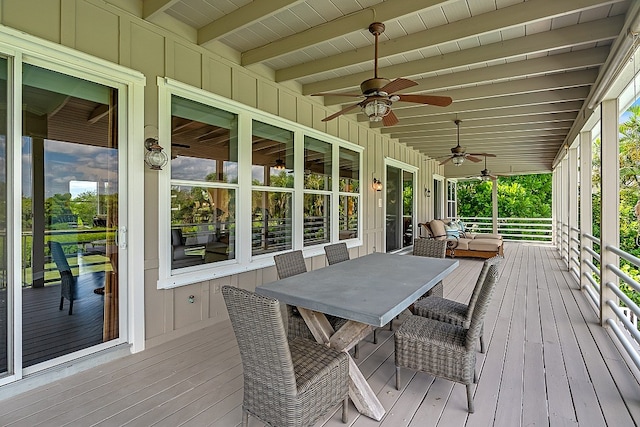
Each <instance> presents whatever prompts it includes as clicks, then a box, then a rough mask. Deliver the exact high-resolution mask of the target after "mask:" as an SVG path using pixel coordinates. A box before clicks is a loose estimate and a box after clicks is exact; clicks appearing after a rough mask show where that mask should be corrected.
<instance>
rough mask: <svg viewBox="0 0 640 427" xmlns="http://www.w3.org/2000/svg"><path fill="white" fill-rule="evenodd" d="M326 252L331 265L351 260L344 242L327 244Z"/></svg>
mask: <svg viewBox="0 0 640 427" xmlns="http://www.w3.org/2000/svg"><path fill="white" fill-rule="evenodd" d="M324 253H325V254H326V255H327V262H328V263H329V265H332V264H337V263H339V262H342V261H348V260H349V251H348V250H347V244H346V243H344V242H342V243H336V244H333V245H327V246H325V247H324Z"/></svg>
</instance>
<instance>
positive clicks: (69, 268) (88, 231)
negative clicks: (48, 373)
mask: <svg viewBox="0 0 640 427" xmlns="http://www.w3.org/2000/svg"><path fill="white" fill-rule="evenodd" d="M22 81H23V84H22V121H23V127H22V237H21V246H22V253H21V258H22V271H21V283H19V284H16V286H15V287H14V289H18V288H19V289H20V291H21V293H22V313H21V316H22V361H21V363H22V367H23V368H24V367H29V366H32V365H36V364H39V363H42V362H47V361H50V360H52V359H55V358H57V357H60V356H64V355H67V354H70V353H73V352H77V351H80V350H84V349H87V348H90V347H92V346H95V345H98V344H101V343H103V342H106V341H110V340H113V339H116V338H118V336H119V293H120V292H119V286H118V276H119V273H120V271H119V269H118V235H117V231H118V222H119V221H118V201H119V194H120V189H119V186H120V182H119V179H118V176H119V162H118V126H117V124H118V120H117V116H118V109H117V105H118V102H117V101H118V100H117V94H118V93H117V90H115V89H113V88H110V87H107V86H104V85H101V84H98V83H93V82H90V81H87V80H83V79H79V78H76V77H71V76H68V75H65V74H61V73H57V72H54V71H51V70H46V69H43V68H40V67H36V66H33V65H28V64H25V65H23V69H22Z"/></svg>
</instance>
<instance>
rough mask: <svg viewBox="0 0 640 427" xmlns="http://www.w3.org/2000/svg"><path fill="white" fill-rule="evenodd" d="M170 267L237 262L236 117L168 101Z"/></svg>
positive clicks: (178, 100)
mask: <svg viewBox="0 0 640 427" xmlns="http://www.w3.org/2000/svg"><path fill="white" fill-rule="evenodd" d="M171 158H172V160H171V179H172V181H171V268H172V269H178V268H185V267H191V266H195V265H201V264H210V263H216V262H220V261H226V260H230V259H235V256H236V255H235V253H236V251H235V236H236V208H235V206H236V191H237V187H236V186H232V187H231V188H229V184H237V183H238V130H237V116H236V115H235V114H232V113H229V112H227V111H224V110H221V109H218V108H215V107H212V106H209V105H204V104H200V103H198V102H195V101H190V100H187V99H184V98H181V97H178V96H175V95H173V96H172V98H171Z"/></svg>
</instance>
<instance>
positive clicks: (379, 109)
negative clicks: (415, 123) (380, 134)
mask: <svg viewBox="0 0 640 427" xmlns="http://www.w3.org/2000/svg"><path fill="white" fill-rule="evenodd" d="M362 110H363V111H364V113H365V114H366V115H367V116H368V117H369V121H370V122H379V121H381V120H382V118H383V117H384V116H386V115H387V114H389V112H390V111H391V108H390V107H389V104H388V103H387V102H385V101H383V100H380V99H375V100H373V101H371V102H369V103H367V104H366V105H365V106H364V107H363V108H362Z"/></svg>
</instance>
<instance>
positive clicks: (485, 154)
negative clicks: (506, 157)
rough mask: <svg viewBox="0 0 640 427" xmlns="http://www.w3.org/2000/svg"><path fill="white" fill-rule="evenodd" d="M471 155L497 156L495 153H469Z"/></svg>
mask: <svg viewBox="0 0 640 427" xmlns="http://www.w3.org/2000/svg"><path fill="white" fill-rule="evenodd" d="M469 155H470V156H483V157H496V155H495V154H489V153H469Z"/></svg>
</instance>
